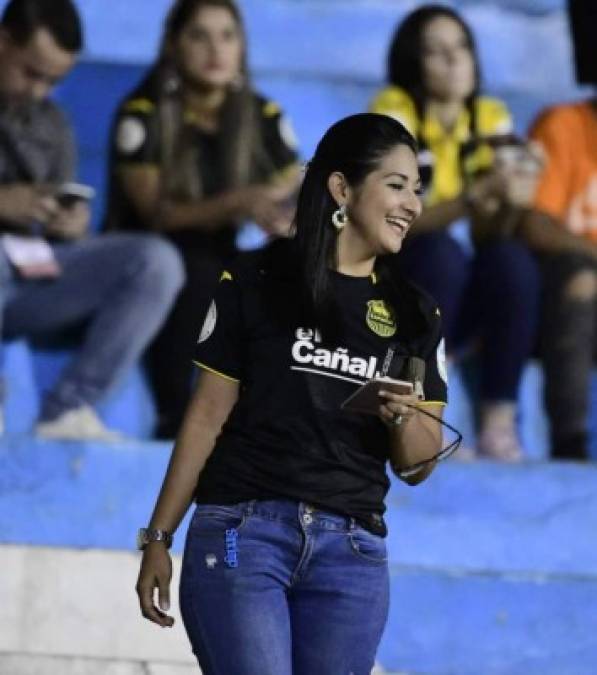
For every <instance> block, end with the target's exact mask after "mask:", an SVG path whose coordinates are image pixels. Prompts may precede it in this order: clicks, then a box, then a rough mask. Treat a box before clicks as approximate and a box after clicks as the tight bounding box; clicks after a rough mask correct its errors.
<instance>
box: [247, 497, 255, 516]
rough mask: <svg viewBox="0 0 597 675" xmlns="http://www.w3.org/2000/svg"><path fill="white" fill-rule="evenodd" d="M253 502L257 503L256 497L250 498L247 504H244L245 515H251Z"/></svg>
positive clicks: (253, 507)
mask: <svg viewBox="0 0 597 675" xmlns="http://www.w3.org/2000/svg"><path fill="white" fill-rule="evenodd" d="M255 504H257V500H256V499H251V500H249V501H248V502H247V506H246V508H245V515H246V516H247V517H248V516H252V515H253V511H254V509H255Z"/></svg>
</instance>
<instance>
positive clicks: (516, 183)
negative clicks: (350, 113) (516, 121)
mask: <svg viewBox="0 0 597 675" xmlns="http://www.w3.org/2000/svg"><path fill="white" fill-rule="evenodd" d="M388 80H389V85H388V86H387V87H385V88H384V89H383V90H382V91H381V92H379V93H378V94H377V95H376V97H375V99H374V100H373V102H372V104H371V110H373V111H375V112H378V113H384V114H386V115H389V116H392V117H394V118H395V119H397V120H400V121H401V122H402V123H404V124H405V126H406V127H407V128H408V129H409V130H410V131H411V133H413V134H414V135H415V136H416V138H417V141H418V143H419V145H420V147H421V150H422V152H421V157H422V159H423V160H424V162H425V164H426V165H427V167H428V169H429V167H431V180H430V183H429V186H428V189H427V191H426V194H425V208H424V209H423V213H422V215H421V217H420V218H419V219H418V220H417V223H416V224H415V227H414V228H413V232H412V237H411V239H410V241H409V242H408V243H407V246H406V247H405V249H404V253H403V256H402V259H401V263H402V267H403V269H404V271H405V272H406V274H407V275H408V276H409V277H410V278H411V279H412V280H413V281H414V282H415V283H417V284H418V285H419V286H421V287H422V288H424V289H425V290H426V291H428V292H429V293H431V295H432V296H433V297H434V298H436V299H437V301H438V303H439V305H440V308H441V311H442V314H443V319H444V327H445V333H446V340H447V345H448V349H449V351H450V352H451V354H452V355H455V354H457V353H459V352H460V353H462V352H466V353H470V351H471V350H470V349H469V347H471V346H474V347H475V348H476V349H478V351H479V352H480V359H479V361H480V371H481V373H480V377H479V381H480V389H481V391H480V394H481V396H480V398H481V399H482V405H481V409H480V411H479V413H480V414H479V419H480V429H479V438H478V443H477V445H478V451H479V453H480V454H481V455H484V456H487V457H491V458H494V459H501V460H506V461H517V460H519V459H521V447H520V443H519V441H518V438H517V433H516V399H517V394H518V385H519V382H520V378H521V374H522V369H523V367H524V365H525V361H526V359H527V358H529V356H530V354H531V351H532V349H533V347H534V340H535V329H536V321H537V313H538V312H537V310H538V299H539V273H538V267H537V263H536V261H535V259H534V257H533V255H532V254H531V252H530V251H529V250H528V248H527V247H526V246H525V244H524V242H523V240H522V237H520V236H519V232H518V230H517V227H518V223H519V221H520V217H521V215H522V213H523V209H525V208H526V207H528V206H529V205H530V201H531V199H532V196H533V190H534V185H535V183H536V177H537V170H538V165H537V168H535V169H529V170H528V171H527V170H523V165H522V163H521V162H519V161H517V160H516V159H514V160H513V161H510V162H509V163H508V164H507V166H506V162H503V161H501V159H500V158H502V159H503V158H504V157H505V155H504V154H503V153H501V152H499V151H496V152H495V153H494V149H493V148H494V147H495V146H496V145H498V144H502V145H505V146H507V145H508V143H512V137H511V136H509V134H510V133H511V131H512V120H511V117H510V113H509V111H508V110H507V108H506V106H505V105H504V104H503V103H502V102H501V101H498V100H497V99H493V98H490V97H488V96H484V95H482V94H481V93H480V81H481V75H480V67H479V62H478V59H477V53H476V49H475V42H474V38H473V34H472V32H471V29H470V28H469V26H468V25H467V24H466V23H465V21H464V20H463V19H462V18H461V17H460V15H459V14H458V13H457V12H455V11H454V10H452V9H451V8H449V7H446V6H445V5H439V4H438V5H423V6H421V7H419V8H418V9H416V10H415V11H414V12H412V13H410V14H409V15H408V16H407V17H406V18H405V19H404V21H402V23H400V25H399V26H398V27H397V28H396V32H395V34H394V36H393V39H392V42H391V44H390V48H389V50H388ZM501 150H502V151H503V150H504V148H502V149H501ZM518 150H519V151H520V150H521V148H520V147H519V148H518ZM520 154H521V153H520V152H519V155H520ZM523 154H524V153H523ZM527 154H528V153H527ZM462 219H467V220H468V221H469V223H470V233H471V239H472V242H473V244H474V251H473V255H470V253H469V252H470V247H467V246H463V245H462V244H461V242H462V237H460V238H458V237H453V236H451V233H449V232H448V230H449V229H450V227H451V225H452V224H453V223H457V222H458V221H462ZM460 227H461V228H462V222H461V223H460ZM461 231H462V230H461Z"/></svg>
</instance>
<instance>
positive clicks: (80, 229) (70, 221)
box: [44, 201, 91, 241]
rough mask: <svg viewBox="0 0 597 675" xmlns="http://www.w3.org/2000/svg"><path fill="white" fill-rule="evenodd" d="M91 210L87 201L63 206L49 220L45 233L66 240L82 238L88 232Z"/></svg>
mask: <svg viewBox="0 0 597 675" xmlns="http://www.w3.org/2000/svg"><path fill="white" fill-rule="evenodd" d="M90 219H91V211H90V209H89V205H88V204H87V202H84V201H78V202H75V203H74V204H73V205H72V206H67V207H61V208H60V209H59V210H58V212H57V213H56V215H55V216H54V217H53V218H52V219H51V220H50V221H48V223H47V224H46V227H45V229H44V232H45V234H47V235H48V236H50V237H57V238H59V239H64V240H65V241H74V240H76V239H81V238H82V237H84V236H85V235H86V234H87V229H88V228H89V221H90Z"/></svg>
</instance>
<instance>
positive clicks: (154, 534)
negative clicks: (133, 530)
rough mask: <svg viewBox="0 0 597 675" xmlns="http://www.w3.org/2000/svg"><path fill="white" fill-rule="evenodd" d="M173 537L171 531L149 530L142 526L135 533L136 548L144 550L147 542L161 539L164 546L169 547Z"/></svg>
mask: <svg viewBox="0 0 597 675" xmlns="http://www.w3.org/2000/svg"><path fill="white" fill-rule="evenodd" d="M173 539H174V537H173V536H172V533H171V532H167V531H166V530H150V529H149V528H147V527H142V528H141V529H140V530H139V532H138V533H137V548H138V549H139V551H144V550H145V547H146V546H147V544H151V542H152V541H163V542H164V544H165V545H166V548H170V547H171V546H172V541H173Z"/></svg>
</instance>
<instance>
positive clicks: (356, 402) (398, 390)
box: [340, 377, 414, 415]
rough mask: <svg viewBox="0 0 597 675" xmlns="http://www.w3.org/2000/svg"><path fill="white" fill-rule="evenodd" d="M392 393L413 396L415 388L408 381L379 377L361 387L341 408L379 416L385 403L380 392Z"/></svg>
mask: <svg viewBox="0 0 597 675" xmlns="http://www.w3.org/2000/svg"><path fill="white" fill-rule="evenodd" d="M382 390H383V391H390V392H392V393H394V394H412V393H413V391H414V386H413V383H412V382H409V381H408V380H395V379H394V378H392V377H377V378H374V379H372V380H369V381H368V382H365V384H363V385H361V386H360V387H359V388H358V389H357V390H356V391H355V392H354V393H353V394H351V395H350V396H349V397H348V398H347V399H346V400H345V401H343V402H342V405H341V406H340V407H341V408H342V409H343V410H350V411H352V412H359V413H366V414H369V415H377V414H378V413H379V406H380V405H381V404H382V403H383V401H382V399H381V398H380V397H379V392H380V391H382Z"/></svg>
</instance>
